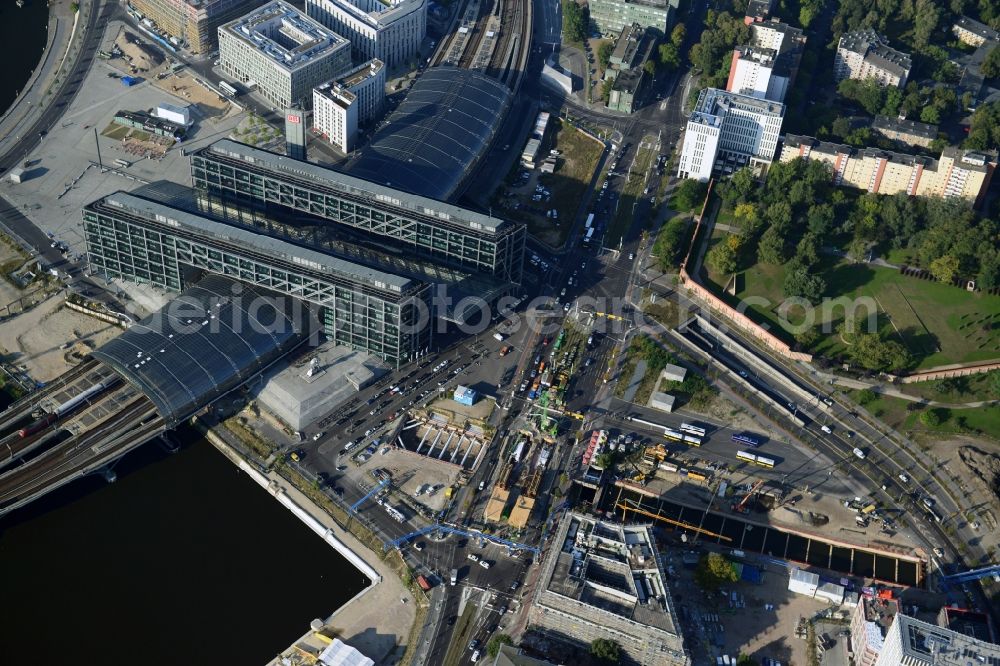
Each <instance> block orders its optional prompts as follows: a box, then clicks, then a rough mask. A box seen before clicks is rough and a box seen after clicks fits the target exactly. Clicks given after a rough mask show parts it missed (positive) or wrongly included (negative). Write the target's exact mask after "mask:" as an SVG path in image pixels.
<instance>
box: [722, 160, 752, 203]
mask: <svg viewBox="0 0 1000 666" xmlns="http://www.w3.org/2000/svg"><path fill="white" fill-rule="evenodd" d="M726 189H731V190H732V191H733V193H734V195H735V196H736V198H737V200H746V199H749V198H750V195H751V194H753V192H754V190H756V189H757V177H756V176H754V175H753V169H751V168H749V167H744V168H742V169H740V170H738V171H737V172H736V173H734V174H733V175H732V177H730V179H729V185H728V187H727V188H726Z"/></svg>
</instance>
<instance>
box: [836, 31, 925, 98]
mask: <svg viewBox="0 0 1000 666" xmlns="http://www.w3.org/2000/svg"><path fill="white" fill-rule="evenodd" d="M911 67H912V62H911V60H910V55H909V54H908V53H903V52H902V51H897V50H896V49H893V48H889V45H888V44H887V43H886V40H885V39H884V38H883V37H882V36H880V35H879V34H878V33H877V32H875V31H874V30H860V31H858V32H848V33H844V35H843V36H842V37H841V38H840V42H839V43H838V44H837V55H836V57H835V59H834V75H835V77H836V79H837V81H842V80H844V79H858V80H860V81H864V80H866V79H875V80H876V81H877V82H878V84H879V85H880V86H895V87H897V88H902V87H903V86H905V85H906V78H907V77H908V76H909V75H910V69H911Z"/></svg>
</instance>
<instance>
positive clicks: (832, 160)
mask: <svg viewBox="0 0 1000 666" xmlns="http://www.w3.org/2000/svg"><path fill="white" fill-rule="evenodd" d="M798 157H801V158H803V159H807V160H820V161H822V162H825V163H826V164H829V165H830V169H831V172H832V178H833V182H834V184H835V185H843V186H845V187H855V188H858V189H862V190H866V191H868V192H874V193H876V194H898V193H900V192H902V193H905V194H908V195H910V196H922V197H958V198H961V199H965V200H967V201H969V202H970V203H973V204H974V205H976V206H978V205H979V204H980V203H982V199H983V197H984V196H985V194H986V190H987V189H988V188H989V184H990V179H991V178H992V177H993V171H994V170H995V169H996V166H997V155H996V154H995V153H988V152H983V151H974V150H961V149H959V148H954V147H948V148H945V149H944V151H943V152H942V153H941V157H939V158H938V159H933V158H930V157H924V156H922V155H907V154H905V153H896V152H892V151H887V150H880V149H878V148H854V147H852V146H848V145H844V144H836V143H829V142H826V141H819V140H817V139H814V138H812V137H809V136H796V135H794V134H789V135H787V136H786V137H785V140H784V145H783V146H782V148H781V161H782V162H788V161H791V160H793V159H796V158H798Z"/></svg>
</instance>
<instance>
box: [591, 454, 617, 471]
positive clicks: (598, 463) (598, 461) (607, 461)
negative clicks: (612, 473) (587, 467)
mask: <svg viewBox="0 0 1000 666" xmlns="http://www.w3.org/2000/svg"><path fill="white" fill-rule="evenodd" d="M615 459H616V456H615V452H614V451H605V452H604V453H602V454H600V455H599V456H597V457H596V458H594V466H595V467H599V468H600V469H611V468H612V467H614V465H615Z"/></svg>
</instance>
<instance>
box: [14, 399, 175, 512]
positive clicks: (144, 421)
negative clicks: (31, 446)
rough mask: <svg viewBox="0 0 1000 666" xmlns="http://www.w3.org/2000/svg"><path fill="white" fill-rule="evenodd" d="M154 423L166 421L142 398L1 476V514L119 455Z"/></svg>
mask: <svg viewBox="0 0 1000 666" xmlns="http://www.w3.org/2000/svg"><path fill="white" fill-rule="evenodd" d="M151 419H152V420H151ZM137 424H139V425H137ZM151 426H152V427H153V429H154V430H155V429H156V428H160V427H162V422H161V420H160V419H159V417H157V416H156V410H155V408H154V407H153V405H152V403H151V402H150V401H149V400H148V399H147V398H145V397H141V398H140V399H138V400H135V401H134V402H132V403H130V404H129V405H128V406H126V407H125V408H123V409H122V410H121V411H119V412H117V413H116V414H115V415H113V416H112V417H111V418H109V419H108V420H106V421H104V422H103V423H101V424H100V425H99V426H97V427H95V428H94V429H92V430H90V431H88V432H86V433H84V434H82V435H80V436H78V437H71V438H70V439H68V440H66V441H65V442H62V443H61V444H60V445H58V446H56V447H53V448H52V449H50V450H48V451H46V452H45V453H43V454H41V455H39V456H38V457H36V458H34V459H32V460H31V461H29V462H27V463H25V464H24V465H22V466H20V467H17V468H15V469H12V470H9V471H8V472H6V473H4V474H3V475H0V513H5V512H7V511H9V510H11V509H12V508H14V506H15V505H18V504H20V503H22V502H24V501H26V500H30V499H31V498H32V497H34V496H36V495H38V494H44V493H45V492H48V491H50V490H53V489H55V488H57V487H59V486H61V485H63V484H64V483H66V482H68V481H70V480H72V479H73V478H75V477H77V476H79V475H80V474H81V473H82V472H83V471H85V470H88V469H91V468H93V467H95V466H97V467H99V466H100V465H102V464H104V463H105V462H106V461H110V460H113V459H114V458H117V457H118V456H120V455H122V453H124V452H125V450H124V449H127V448H128V447H130V446H134V443H135V442H136V441H137V440H138V438H141V437H144V436H145V435H147V434H149V431H150V427H151ZM143 441H144V440H143ZM102 444H103V445H102ZM98 445H102V446H101V448H100V449H96V448H95V447H97V446H98Z"/></svg>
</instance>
